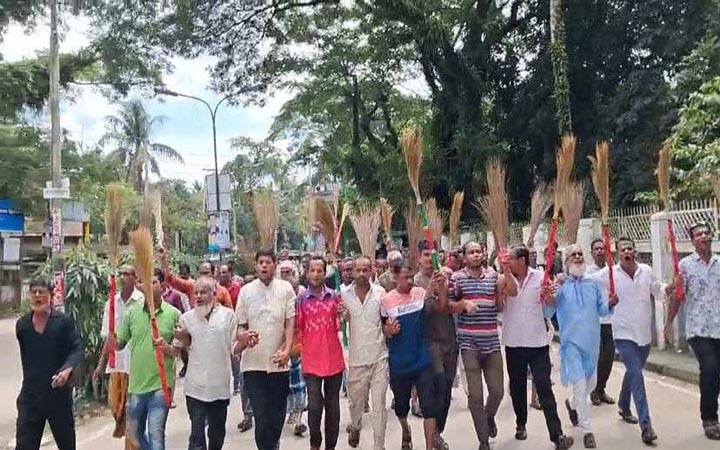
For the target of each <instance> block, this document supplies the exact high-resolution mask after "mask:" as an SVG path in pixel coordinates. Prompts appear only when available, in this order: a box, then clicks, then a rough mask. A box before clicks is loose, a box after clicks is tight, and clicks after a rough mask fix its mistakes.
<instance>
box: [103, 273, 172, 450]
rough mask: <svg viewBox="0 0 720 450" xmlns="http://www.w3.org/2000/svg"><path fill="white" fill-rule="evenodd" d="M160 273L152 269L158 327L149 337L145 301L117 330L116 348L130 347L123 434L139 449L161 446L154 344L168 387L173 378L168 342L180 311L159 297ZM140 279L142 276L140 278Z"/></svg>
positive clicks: (162, 413) (164, 410)
mask: <svg viewBox="0 0 720 450" xmlns="http://www.w3.org/2000/svg"><path fill="white" fill-rule="evenodd" d="M164 278H165V277H164V274H163V272H162V271H161V270H156V271H155V276H154V277H153V280H152V290H153V302H154V306H155V317H156V319H157V324H158V329H159V331H160V337H159V339H153V337H152V328H151V326H150V313H149V312H148V309H147V304H146V303H142V304H136V305H133V306H132V307H130V308H129V309H128V310H127V311H126V312H125V314H124V316H123V320H122V322H121V324H120V329H119V330H118V333H117V335H118V336H117V340H118V342H117V346H118V348H119V349H122V348H124V347H125V346H127V347H128V348H129V349H130V381H129V385H128V395H129V399H128V406H127V434H128V436H129V437H130V438H131V439H132V440H133V441H134V442H135V444H136V445H138V446H139V447H140V449H141V450H165V423H166V421H167V415H168V405H167V404H166V403H165V398H164V396H163V391H162V385H161V383H160V374H159V372H158V367H157V362H156V360H155V348H160V349H161V350H162V352H163V355H164V356H165V372H166V375H167V381H168V384H169V386H168V387H170V388H171V389H172V387H173V383H174V381H175V357H176V356H177V355H178V354H179V349H178V347H175V346H173V345H171V344H170V343H171V342H172V341H173V334H174V332H175V327H176V325H177V323H178V320H179V319H180V311H178V310H177V309H176V308H174V307H173V306H171V305H170V304H168V303H166V302H164V301H163V299H162V293H163V282H164ZM142 281H144V280H142Z"/></svg>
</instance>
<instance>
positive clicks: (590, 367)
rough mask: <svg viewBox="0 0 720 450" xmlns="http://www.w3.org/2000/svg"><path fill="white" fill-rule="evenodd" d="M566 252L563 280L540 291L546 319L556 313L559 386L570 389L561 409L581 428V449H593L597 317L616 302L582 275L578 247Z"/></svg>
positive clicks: (598, 322)
mask: <svg viewBox="0 0 720 450" xmlns="http://www.w3.org/2000/svg"><path fill="white" fill-rule="evenodd" d="M566 252H567V254H566V256H565V264H566V274H565V277H563V279H562V281H560V280H557V281H556V282H555V283H553V285H552V287H551V289H550V292H549V293H546V292H543V294H544V295H543V297H545V298H547V299H548V300H549V302H550V304H551V305H552V306H551V307H549V308H548V311H546V316H552V313H553V312H556V313H557V321H558V323H559V325H560V357H561V366H560V377H561V380H562V383H563V385H566V386H567V385H570V386H572V388H573V393H572V397H571V398H570V399H567V400H565V407H566V408H567V410H568V414H569V415H570V421H571V422H572V424H573V426H577V425H578V424H579V425H580V426H581V427H582V430H583V432H584V434H585V435H584V436H583V443H584V444H585V448H596V447H597V444H596V442H595V436H594V435H593V433H592V429H591V428H590V411H589V408H588V396H589V395H590V392H592V390H593V389H594V388H595V384H596V383H597V373H596V366H597V360H598V353H600V318H601V317H604V316H607V315H608V314H610V309H611V308H612V307H613V306H615V305H616V304H617V302H618V299H617V296H614V297H613V298H611V299H610V300H608V299H607V298H606V297H605V296H604V295H603V293H602V291H601V289H600V287H599V286H598V284H597V283H596V282H595V281H593V280H591V279H590V278H588V277H586V276H585V269H586V268H585V257H584V256H583V251H582V247H580V245H578V244H572V245H570V246H568V247H567V249H566ZM545 290H546V289H544V291H545ZM553 306H554V307H553ZM553 310H555V311H553Z"/></svg>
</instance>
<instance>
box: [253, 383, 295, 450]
mask: <svg viewBox="0 0 720 450" xmlns="http://www.w3.org/2000/svg"><path fill="white" fill-rule="evenodd" d="M243 382H244V383H245V388H246V389H247V393H248V396H249V397H250V406H251V407H252V410H253V416H254V417H255V445H257V448H258V450H276V449H277V446H278V443H279V442H280V435H281V434H282V429H283V425H284V424H285V413H286V409H287V396H288V393H289V392H290V379H289V377H288V373H287V372H259V371H248V372H245V373H244V374H243Z"/></svg>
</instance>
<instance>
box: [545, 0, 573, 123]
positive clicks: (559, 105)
mask: <svg viewBox="0 0 720 450" xmlns="http://www.w3.org/2000/svg"><path fill="white" fill-rule="evenodd" d="M550 57H551V58H552V64H553V74H554V76H555V84H554V97H555V120H557V125H558V131H559V132H560V133H559V134H560V135H561V136H562V135H564V134H568V133H572V115H571V112H570V86H569V84H568V83H569V81H568V54H567V50H566V45H565V13H564V11H563V2H562V0H550Z"/></svg>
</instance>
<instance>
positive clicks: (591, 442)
mask: <svg viewBox="0 0 720 450" xmlns="http://www.w3.org/2000/svg"><path fill="white" fill-rule="evenodd" d="M583 444H585V448H597V443H596V442H595V435H594V434H592V433H585V436H583Z"/></svg>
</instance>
